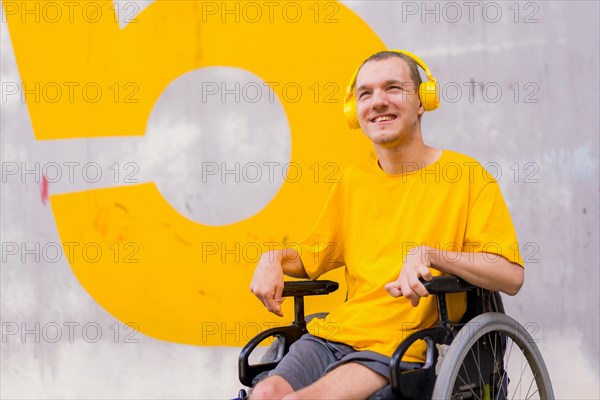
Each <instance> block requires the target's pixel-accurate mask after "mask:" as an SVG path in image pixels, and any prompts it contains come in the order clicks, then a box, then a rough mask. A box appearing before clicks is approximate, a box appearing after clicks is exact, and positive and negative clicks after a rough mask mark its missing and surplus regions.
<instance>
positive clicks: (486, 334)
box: [432, 312, 554, 400]
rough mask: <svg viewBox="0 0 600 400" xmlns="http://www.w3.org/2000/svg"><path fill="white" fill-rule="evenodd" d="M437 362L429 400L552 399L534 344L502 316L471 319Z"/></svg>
mask: <svg viewBox="0 0 600 400" xmlns="http://www.w3.org/2000/svg"><path fill="white" fill-rule="evenodd" d="M440 362H441V365H440V372H439V375H438V377H437V379H436V382H435V386H434V389H433V395H432V398H433V399H444V400H446V399H453V400H454V399H482V400H504V399H551V400H552V399H554V393H553V391H552V385H551V382H550V376H549V375H548V371H547V369H546V365H545V364H544V360H543V359H542V355H541V354H540V352H539V350H538V348H537V346H536V345H535V342H534V340H533V339H532V337H531V336H530V335H529V333H528V332H527V331H526V330H525V328H524V327H523V326H521V325H520V324H519V323H518V322H517V321H515V320H514V319H512V318H510V317H509V316H507V315H504V314H500V313H495V312H488V313H485V314H482V315H479V316H477V317H475V318H473V319H472V320H471V321H469V322H468V323H467V324H465V326H464V327H463V328H462V329H461V330H460V331H459V332H458V333H457V335H456V337H455V338H454V340H453V341H452V344H451V345H450V347H449V349H448V352H447V353H446V355H445V356H444V357H443V360H441V361H440Z"/></svg>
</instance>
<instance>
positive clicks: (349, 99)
mask: <svg viewBox="0 0 600 400" xmlns="http://www.w3.org/2000/svg"><path fill="white" fill-rule="evenodd" d="M387 51H391V52H394V53H399V54H405V55H407V56H409V57H410V58H412V59H413V60H415V62H416V63H417V64H419V66H420V67H421V68H423V70H424V71H425V75H427V82H422V83H421V85H419V99H420V100H421V104H423V108H424V109H425V111H433V110H435V109H436V108H438V107H439V106H440V96H439V93H438V86H437V81H436V80H435V78H434V77H433V76H432V75H431V72H430V71H429V68H428V67H427V65H426V64H425V63H424V62H423V60H421V59H420V58H419V57H417V56H416V55H414V54H413V53H411V52H408V51H406V50H387ZM359 70H360V67H358V68H357V69H356V71H354V73H353V74H352V77H351V78H350V82H348V86H346V97H345V98H344V116H345V117H346V122H347V123H348V126H349V127H350V128H352V129H358V128H360V125H359V124H358V115H357V114H356V97H355V96H354V95H355V87H354V86H355V85H356V76H357V75H358V71H359Z"/></svg>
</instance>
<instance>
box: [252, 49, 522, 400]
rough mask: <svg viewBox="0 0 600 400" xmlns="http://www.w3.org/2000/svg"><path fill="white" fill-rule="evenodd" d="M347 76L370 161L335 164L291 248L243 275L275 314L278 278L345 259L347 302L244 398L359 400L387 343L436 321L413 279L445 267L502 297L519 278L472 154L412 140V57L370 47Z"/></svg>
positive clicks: (411, 356)
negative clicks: (312, 219)
mask: <svg viewBox="0 0 600 400" xmlns="http://www.w3.org/2000/svg"><path fill="white" fill-rule="evenodd" d="M352 84H353V87H354V93H353V96H354V99H355V101H356V117H357V118H358V122H359V124H360V127H361V129H362V130H363V132H364V133H365V135H366V136H367V137H368V138H369V139H370V140H371V141H372V142H373V145H374V148H375V152H376V155H377V159H376V160H372V161H371V162H368V163H363V164H360V165H357V166H352V167H349V168H348V169H346V171H344V173H343V174H342V176H341V178H340V180H339V181H338V183H337V184H336V185H335V186H334V187H333V189H332V192H331V194H330V197H329V199H328V202H327V205H326V207H325V210H324V211H323V214H322V215H321V217H320V218H319V221H318V222H317V224H316V226H315V228H314V230H313V232H312V233H311V235H310V236H309V237H308V238H307V239H306V240H305V241H304V242H303V243H302V245H301V246H300V248H299V251H295V250H292V249H289V250H287V251H272V252H268V253H265V254H263V256H262V257H261V259H260V261H259V263H258V265H257V267H256V270H255V273H254V278H253V280H252V283H251V290H252V292H253V293H254V294H255V295H256V296H257V297H258V298H259V299H260V300H261V301H262V302H263V304H264V305H265V306H266V307H267V309H268V310H269V311H271V312H273V313H275V314H277V315H279V316H282V313H281V307H280V305H281V302H282V298H281V293H282V290H283V275H284V274H285V275H288V276H292V277H297V278H311V279H316V278H318V277H319V276H320V275H322V274H323V273H325V272H327V271H330V270H332V269H334V268H337V267H341V266H345V268H346V279H347V283H348V299H347V301H346V302H345V303H344V304H342V305H340V306H339V307H338V308H336V309H335V310H333V311H332V312H331V313H330V314H329V315H328V316H327V318H326V319H325V320H316V321H313V322H312V323H311V324H309V326H308V329H309V332H311V333H312V335H311V334H307V335H304V336H303V337H302V338H301V339H300V340H299V341H298V342H296V344H294V345H293V346H292V348H291V350H290V353H288V355H286V357H284V359H283V360H282V362H281V363H280V364H279V365H278V367H277V368H276V369H275V370H273V371H271V373H270V374H269V376H268V377H267V378H266V379H264V380H262V381H261V382H259V383H258V384H257V385H256V386H255V389H254V391H253V392H252V396H251V397H252V399H253V400H254V399H262V398H265V399H278V398H285V399H325V398H327V399H349V398H357V399H358V398H368V397H369V396H371V395H373V394H374V393H376V392H378V391H379V390H380V389H381V388H383V387H385V386H386V385H388V383H389V372H388V365H389V356H391V354H392V353H393V351H394V349H395V348H396V346H397V345H398V344H399V343H400V342H401V340H402V339H404V338H406V337H407V336H408V334H410V333H412V332H414V331H415V330H418V329H423V328H427V327H429V326H432V325H434V324H435V322H436V318H437V314H436V311H435V310H436V308H435V302H434V301H432V298H431V297H427V296H428V293H427V290H426V289H425V287H424V286H423V285H422V284H421V283H420V281H419V279H420V278H423V279H425V280H430V279H431V278H432V275H440V274H451V275H456V276H459V277H461V278H463V279H465V280H467V281H469V282H470V283H472V284H474V285H477V286H481V287H484V288H487V289H490V290H494V291H502V292H505V293H507V294H510V295H514V294H516V293H517V292H518V291H519V289H520V287H521V285H522V284H523V279H524V273H523V268H522V264H523V262H522V260H521V258H520V255H519V252H518V246H517V241H516V236H515V233H514V228H513V226H512V222H511V220H510V215H509V214H508V210H507V209H506V205H505V203H504V201H503V199H502V195H501V194H500V191H499V188H498V185H497V183H496V182H495V181H494V179H493V178H491V177H490V175H489V174H487V172H486V171H485V169H483V167H482V166H481V165H480V164H478V163H477V162H476V161H474V160H473V159H471V158H469V157H466V156H464V155H461V154H459V153H456V152H452V151H448V150H439V149H435V148H432V147H429V146H427V145H426V144H425V143H424V142H423V138H422V134H421V118H422V116H423V113H424V112H425V108H424V106H423V101H422V98H420V96H419V93H418V90H416V88H418V87H419V85H420V84H421V79H420V77H419V74H418V69H417V64H416V63H415V60H414V59H413V58H412V57H411V56H407V55H405V54H402V53H399V52H395V51H390V52H381V53H377V54H375V55H373V56H371V57H370V58H368V59H367V60H366V61H365V62H364V63H363V64H362V65H361V67H360V69H359V71H358V74H357V75H356V81H355V82H353V83H352ZM450 171H452V173H451V172H450ZM298 253H300V254H298ZM460 296H461V295H459V297H460ZM462 299H464V298H456V296H455V298H454V299H453V300H450V301H449V309H450V316H451V318H452V319H453V320H457V319H458V318H460V316H461V314H462V313H463V312H464V300H463V301H461V300H462ZM327 327H329V328H331V327H334V328H335V329H333V330H332V329H326V328H327ZM413 347H415V348H414V349H413V348H411V349H410V350H409V352H407V354H406V356H405V359H404V361H407V362H419V361H422V353H423V349H422V348H419V347H418V346H413Z"/></svg>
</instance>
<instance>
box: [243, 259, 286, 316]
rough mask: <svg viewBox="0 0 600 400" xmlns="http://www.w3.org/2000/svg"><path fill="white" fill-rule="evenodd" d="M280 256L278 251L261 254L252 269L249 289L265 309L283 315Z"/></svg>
mask: <svg viewBox="0 0 600 400" xmlns="http://www.w3.org/2000/svg"><path fill="white" fill-rule="evenodd" d="M281 257H282V256H281V253H280V252H278V251H269V252H267V253H263V254H262V256H261V257H260V260H259V261H258V265H257V266H256V269H255V270H254V277H253V278H252V283H250V291H251V292H252V293H254V295H255V296H256V297H258V299H259V300H260V301H261V302H262V303H263V304H264V305H265V307H267V310H269V311H270V312H272V313H273V314H275V315H278V316H280V317H283V312H281V303H283V300H285V298H283V297H281V294H282V293H283V269H282V266H281Z"/></svg>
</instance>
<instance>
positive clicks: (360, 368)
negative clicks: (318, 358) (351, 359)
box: [285, 363, 388, 400]
mask: <svg viewBox="0 0 600 400" xmlns="http://www.w3.org/2000/svg"><path fill="white" fill-rule="evenodd" d="M387 384H388V379H387V378H385V377H384V376H383V375H380V374H378V373H377V372H375V371H373V370H371V369H369V368H367V367H365V366H364V365H361V364H358V363H348V364H344V365H341V366H339V367H337V368H335V369H334V370H333V371H331V372H329V373H328V374H326V375H325V376H323V377H322V378H321V379H319V380H318V381H316V382H315V383H313V384H312V385H310V386H308V387H306V388H304V389H301V390H299V391H297V392H294V393H291V394H289V395H287V396H285V400H296V399H311V400H314V399H331V400H335V399H340V400H348V399H366V398H368V397H369V396H370V395H372V394H373V393H375V392H376V391H377V390H379V389H381V388H382V387H384V386H386V385H387Z"/></svg>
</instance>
